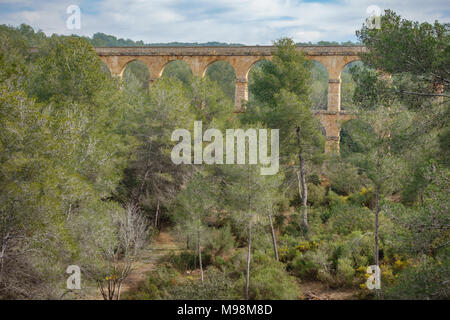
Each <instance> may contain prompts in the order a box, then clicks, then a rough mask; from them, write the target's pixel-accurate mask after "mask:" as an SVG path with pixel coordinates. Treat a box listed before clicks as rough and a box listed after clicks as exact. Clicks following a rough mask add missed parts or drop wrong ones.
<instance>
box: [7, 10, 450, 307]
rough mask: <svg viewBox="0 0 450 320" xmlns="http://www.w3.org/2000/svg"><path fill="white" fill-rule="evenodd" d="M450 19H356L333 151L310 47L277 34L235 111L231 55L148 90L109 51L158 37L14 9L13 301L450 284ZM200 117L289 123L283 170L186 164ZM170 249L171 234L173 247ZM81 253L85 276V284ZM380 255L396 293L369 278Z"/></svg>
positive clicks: (240, 295)
mask: <svg viewBox="0 0 450 320" xmlns="http://www.w3.org/2000/svg"><path fill="white" fill-rule="evenodd" d="M449 26H450V25H449V24H446V23H444V24H442V23H439V22H435V23H434V24H429V23H420V22H414V21H409V20H405V19H402V18H401V17H400V16H399V15H398V14H396V13H394V12H392V11H390V10H387V11H385V13H384V14H383V16H382V18H381V29H371V28H368V27H367V26H366V25H363V26H362V28H361V29H360V30H359V31H357V38H358V41H359V43H360V44H362V45H365V46H366V47H367V48H368V49H369V51H368V53H365V54H363V55H362V56H361V62H357V63H352V64H351V65H348V66H347V67H346V68H345V69H344V71H343V73H342V75H341V78H342V92H341V96H342V107H343V109H344V110H346V111H348V112H351V113H352V114H354V115H355V117H354V118H353V119H352V120H350V121H347V122H345V123H343V124H342V130H341V141H340V145H341V148H340V153H336V152H334V153H325V152H324V143H325V137H324V136H323V133H322V131H321V126H320V123H319V122H318V120H317V119H316V118H315V117H314V112H313V111H314V110H316V109H326V104H327V99H326V97H327V86H328V74H327V71H326V69H325V68H324V67H323V66H322V65H320V64H319V63H313V62H311V61H308V60H307V59H306V58H305V56H304V55H303V54H302V53H300V52H297V51H296V50H295V48H296V46H297V45H307V44H295V43H294V42H293V41H292V40H291V39H280V40H277V41H276V42H274V45H275V46H276V47H277V51H276V53H275V55H274V58H273V60H272V61H271V62H268V61H261V62H259V63H258V64H257V65H255V66H254V67H253V68H252V70H251V72H250V75H249V81H250V84H249V91H250V92H249V101H248V102H247V104H246V112H245V113H239V114H237V113H233V110H234V82H235V75H234V71H233V69H232V68H231V66H229V65H228V64H227V63H225V62H216V63H214V64H213V65H211V67H210V68H209V69H208V71H207V74H206V75H207V76H206V77H205V78H197V77H194V76H192V72H191V71H190V69H189V67H188V66H187V65H186V64H184V63H183V62H179V61H176V62H172V63H170V64H169V65H168V66H167V67H166V68H165V69H164V72H163V76H162V77H161V78H160V79H158V80H157V81H155V82H154V83H153V84H152V85H151V86H149V79H150V75H149V74H148V70H147V68H146V67H145V65H143V64H142V63H140V62H138V61H135V62H132V63H130V64H128V66H127V68H126V70H125V72H124V75H123V79H122V80H119V79H116V78H113V77H111V75H110V74H109V71H108V69H107V68H106V66H105V65H104V64H103V63H102V62H101V60H100V59H99V58H98V57H97V55H96V53H95V51H94V49H93V46H144V45H148V44H144V43H143V42H142V41H138V42H134V41H132V40H124V39H117V38H115V37H114V36H109V35H105V34H100V33H98V34H95V35H94V36H93V38H83V37H78V36H60V35H52V36H46V35H45V34H44V33H42V32H39V31H38V32H36V31H34V30H33V29H32V28H31V27H29V26H27V25H21V26H20V27H17V28H15V27H10V26H6V25H1V26H0V43H1V46H0V92H1V94H0V298H1V299H105V300H114V299H252V300H256V299H289V300H291V299H292V300H294V299H309V298H314V296H312V294H311V292H310V291H309V290H308V288H309V287H308V285H310V284H311V283H314V284H321V285H323V286H325V287H326V288H328V289H329V290H331V291H333V290H334V291H339V290H340V292H349V293H350V294H349V295H348V296H346V298H349V299H448V298H449V297H450V293H449V289H450V288H449V287H450V283H449V279H450V255H449V254H450V248H449V242H450V214H449V197H448V194H449V186H450V184H449V178H450V171H449V162H448V159H449V150H450V145H449V141H450V127H449V117H450V109H449V91H450V90H449V89H450V85H449V84H450V78H449V74H450V70H449V66H450V41H449V40H450V36H449ZM349 44H352V43H344V44H343V45H349ZM158 45H163V44H158ZM165 45H186V44H181V43H171V44H165ZM189 45H191V44H189ZM200 45H203V44H200ZM204 45H226V44H222V43H207V44H204ZM318 45H337V44H336V43H328V42H320V43H318ZM31 47H38V48H39V51H38V53H31V51H30V48H31ZM196 120H197V121H202V123H203V130H206V129H207V128H217V129H219V130H220V131H222V132H224V131H225V130H226V129H228V128H271V129H280V170H279V172H278V173H277V174H275V175H271V176H270V175H268V176H264V175H260V170H259V169H260V168H259V167H260V165H243V164H234V165H218V164H208V165H206V164H204V165H176V164H174V163H173V162H172V161H171V150H172V148H173V147H174V145H175V144H176V142H174V141H172V140H171V134H172V132H173V131H174V130H175V129H177V128H187V129H189V130H193V123H194V121H196ZM205 145H206V144H205ZM163 238H164V239H163ZM162 239H163V240H164V241H163V240H162ZM156 245H158V246H159V247H158V248H161V247H162V246H166V247H167V248H169V249H167V250H166V247H164V248H165V249H164V250H166V251H164V252H163V253H162V254H159V255H158V256H157V259H156V258H155V253H154V252H155V250H153V249H152V248H155V246H156ZM152 250H153V251H152ZM144 257H145V259H144ZM146 259H147V260H146ZM150 264H151V267H148V268H147V269H145V266H146V265H147V266H149V265H150ZM70 265H76V266H79V267H80V269H81V279H82V280H81V281H82V283H81V290H71V289H67V286H66V283H67V282H66V281H67V278H68V276H69V274H67V273H66V269H67V267H68V266H70ZM371 265H377V266H379V267H380V270H381V288H380V289H375V290H370V288H368V287H367V285H366V281H367V278H368V276H369V275H368V274H367V268H368V266H371ZM142 268H143V269H142ZM136 270H145V272H143V279H142V280H140V281H139V282H138V283H137V284H136V285H130V284H129V281H130V278H131V277H132V275H133V272H136Z"/></svg>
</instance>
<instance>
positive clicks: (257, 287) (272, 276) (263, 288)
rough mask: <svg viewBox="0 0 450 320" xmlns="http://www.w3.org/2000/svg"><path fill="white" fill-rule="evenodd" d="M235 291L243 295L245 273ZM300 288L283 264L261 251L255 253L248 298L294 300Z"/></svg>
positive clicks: (298, 294)
mask: <svg viewBox="0 0 450 320" xmlns="http://www.w3.org/2000/svg"><path fill="white" fill-rule="evenodd" d="M236 288H237V292H238V293H240V294H241V296H244V292H245V274H243V275H242V277H241V279H240V280H239V281H238V283H237V286H236ZM299 296H300V288H299V286H298V284H297V281H296V279H295V278H294V277H292V276H290V275H289V274H288V273H287V272H286V270H285V268H284V265H283V264H282V263H280V262H277V261H276V260H274V259H272V258H270V257H268V256H267V255H265V254H263V253H255V254H254V257H253V261H252V267H251V272H250V285H249V299H251V300H295V299H298V298H299Z"/></svg>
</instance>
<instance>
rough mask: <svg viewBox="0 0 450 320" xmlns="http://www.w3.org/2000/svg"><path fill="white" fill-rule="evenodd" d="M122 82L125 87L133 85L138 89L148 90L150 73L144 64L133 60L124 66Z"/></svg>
mask: <svg viewBox="0 0 450 320" xmlns="http://www.w3.org/2000/svg"><path fill="white" fill-rule="evenodd" d="M122 80H123V81H124V82H125V83H126V84H127V85H132V84H135V85H137V86H138V87H139V88H142V89H148V86H149V83H150V71H149V70H148V67H147V65H146V64H145V63H144V62H142V61H140V60H138V59H133V60H130V61H129V62H127V64H126V65H125V66H124V69H123V71H122Z"/></svg>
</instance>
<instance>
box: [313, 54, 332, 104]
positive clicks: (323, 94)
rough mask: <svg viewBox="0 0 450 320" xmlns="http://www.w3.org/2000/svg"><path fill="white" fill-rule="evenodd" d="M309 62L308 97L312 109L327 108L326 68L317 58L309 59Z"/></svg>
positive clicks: (327, 77) (327, 76)
mask: <svg viewBox="0 0 450 320" xmlns="http://www.w3.org/2000/svg"><path fill="white" fill-rule="evenodd" d="M310 61H311V62H312V64H311V92H310V94H309V98H310V100H311V105H312V109H313V110H327V108H328V79H329V74H328V70H327V68H326V67H325V66H324V65H323V64H322V63H321V62H320V61H317V60H310Z"/></svg>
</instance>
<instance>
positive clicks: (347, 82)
mask: <svg viewBox="0 0 450 320" xmlns="http://www.w3.org/2000/svg"><path fill="white" fill-rule="evenodd" d="M362 65H363V63H362V62H361V61H359V60H358V61H353V62H350V63H348V64H347V65H346V66H345V67H344V69H343V70H342V73H341V110H349V109H351V108H352V107H353V106H354V104H353V94H354V92H355V86H356V84H355V81H353V78H352V75H351V73H350V70H351V68H352V67H357V66H362Z"/></svg>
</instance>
